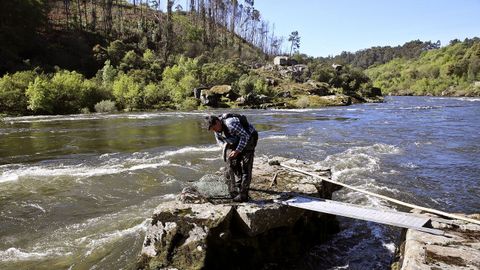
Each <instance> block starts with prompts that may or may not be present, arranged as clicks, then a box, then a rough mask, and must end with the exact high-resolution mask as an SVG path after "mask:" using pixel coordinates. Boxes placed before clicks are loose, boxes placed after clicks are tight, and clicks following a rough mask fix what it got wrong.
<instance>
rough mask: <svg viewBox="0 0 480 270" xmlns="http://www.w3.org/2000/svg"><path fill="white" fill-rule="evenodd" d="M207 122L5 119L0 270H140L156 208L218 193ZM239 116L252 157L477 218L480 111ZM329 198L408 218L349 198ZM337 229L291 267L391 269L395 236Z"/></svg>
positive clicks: (346, 222) (429, 105)
mask: <svg viewBox="0 0 480 270" xmlns="http://www.w3.org/2000/svg"><path fill="white" fill-rule="evenodd" d="M206 113H207V112H192V113H180V112H158V113H130V114H126V113H125V114H115V115H105V114H101V115H96V114H95V115H72V116H38V117H15V118H5V119H3V121H2V122H0V217H1V219H0V269H131V268H132V267H134V265H135V260H136V257H137V255H138V254H139V252H140V249H141V244H142V241H143V237H144V233H145V229H146V224H147V223H148V221H149V217H150V216H151V214H152V211H153V209H154V208H155V207H156V206H157V205H158V204H159V203H160V202H162V201H166V200H172V199H173V198H174V194H175V193H177V192H179V191H180V190H181V189H182V188H183V187H186V186H190V185H196V186H197V187H201V188H203V189H208V188H212V189H214V188H215V187H217V188H218V187H219V186H221V185H217V184H216V183H218V182H219V181H221V179H220V178H219V176H217V175H216V174H215V173H216V172H217V171H218V170H219V168H220V167H221V166H222V162H221V159H220V148H218V147H217V146H215V145H214V139H213V138H212V135H211V134H209V133H208V132H206V131H204V130H202V118H203V116H204V115H205V114H206ZM215 113H221V111H217V112H215ZM242 113H244V114H246V115H247V116H248V118H249V119H250V120H251V122H252V123H254V124H255V125H256V127H257V129H258V130H259V131H260V141H259V145H258V148H257V149H258V150H257V155H267V156H275V155H281V156H287V157H295V158H298V159H302V160H307V161H310V162H315V163H318V165H322V166H329V167H331V168H332V171H333V177H334V179H336V180H337V181H342V182H345V183H348V184H350V185H355V186H357V187H359V188H362V189H366V190H369V191H372V192H377V193H380V194H383V195H387V196H391V197H394V198H397V199H401V200H404V201H407V202H410V203H415V204H419V205H423V206H427V207H433V208H436V209H440V210H446V211H449V212H466V213H473V212H479V209H480V192H479V191H480V168H479V164H480V99H475V98H435V97H389V98H387V99H386V102H385V103H379V104H359V105H353V106H349V107H331V108H321V109H305V110H250V111H243V112H242ZM220 189H221V188H220ZM212 192H222V190H213V191H212ZM334 199H337V200H341V201H344V202H350V203H357V204H362V205H369V206H375V207H379V208H393V209H397V210H407V209H402V208H399V207H397V206H395V205H392V204H390V203H388V202H385V201H382V200H379V199H376V198H371V197H368V196H364V195H362V194H359V193H357V192H352V191H349V190H346V189H344V190H342V191H340V192H337V194H336V196H335V198H334ZM340 221H341V224H342V231H341V232H340V233H339V234H338V235H336V236H335V237H334V238H333V239H332V240H330V241H329V242H327V243H325V244H322V245H320V246H317V247H315V248H313V249H312V250H311V251H310V252H309V255H308V256H307V257H306V258H305V259H304V260H303V261H304V262H303V263H302V264H301V265H300V266H299V268H304V269H385V268H388V267H389V264H390V261H391V259H392V255H393V252H394V250H395V248H396V244H397V240H398V237H399V233H400V230H399V229H397V228H393V227H389V226H384V225H379V224H375V223H369V222H364V221H357V220H351V219H347V218H340Z"/></svg>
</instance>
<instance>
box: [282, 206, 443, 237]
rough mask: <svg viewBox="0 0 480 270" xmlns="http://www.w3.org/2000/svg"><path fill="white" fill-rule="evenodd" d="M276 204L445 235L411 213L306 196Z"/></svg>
mask: <svg viewBox="0 0 480 270" xmlns="http://www.w3.org/2000/svg"><path fill="white" fill-rule="evenodd" d="M275 202H276V203H280V204H284V205H288V206H292V207H297V208H302V209H306V210H311V211H317V212H322V213H327V214H332V215H336V216H344V217H349V218H355V219H361V220H367V221H373V222H377V223H382V224H387V225H392V226H396V227H402V228H408V229H415V230H418V231H423V232H428V233H432V234H437V235H443V234H444V232H443V231H442V230H436V229H431V228H427V227H424V226H425V225H426V224H427V223H428V222H429V221H430V218H428V217H423V216H418V215H414V214H410V213H403V212H395V211H391V210H384V209H375V208H371V207H365V206H359V205H355V204H349V203H342V202H337V201H331V200H324V199H320V198H313V197H305V196H295V197H293V198H290V199H286V200H282V199H278V200H275Z"/></svg>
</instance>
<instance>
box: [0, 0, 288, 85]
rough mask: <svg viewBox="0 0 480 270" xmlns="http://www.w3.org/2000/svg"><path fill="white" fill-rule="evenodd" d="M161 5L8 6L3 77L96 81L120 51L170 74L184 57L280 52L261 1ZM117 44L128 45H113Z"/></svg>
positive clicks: (30, 2) (2, 8)
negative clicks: (28, 72)
mask: <svg viewBox="0 0 480 270" xmlns="http://www.w3.org/2000/svg"><path fill="white" fill-rule="evenodd" d="M160 2H162V3H163V1H152V0H143V1H142V0H130V1H126V0H102V1H101V0H88V1H86V0H82V1H80V0H79V1H74V0H10V1H1V2H0V60H1V63H2V64H1V65H0V75H3V74H4V73H5V72H10V73H12V72H15V71H18V70H22V69H33V68H35V67H40V68H41V69H42V70H43V71H46V72H53V71H55V68H61V69H68V70H76V71H78V72H80V73H82V74H83V75H86V76H87V77H91V76H93V75H95V73H96V71H97V70H98V69H100V68H101V67H102V66H103V64H104V61H105V60H107V59H109V60H111V61H113V62H119V61H120V60H121V59H117V58H118V57H123V55H120V54H121V53H122V51H118V49H120V50H123V51H125V52H127V51H134V52H135V53H137V54H141V53H143V52H144V51H145V50H147V49H150V50H152V51H154V52H155V54H156V56H157V58H158V60H159V61H160V64H161V66H162V67H165V66H169V65H171V64H173V63H175V57H177V56H178V55H183V56H186V57H190V58H195V57H198V56H202V55H203V56H205V57H207V58H208V59H207V60H209V61H210V60H214V61H215V60H225V59H231V58H238V59H241V60H242V61H245V62H247V61H258V60H259V59H260V60H261V59H264V58H265V56H266V55H267V54H270V55H273V54H278V53H280V49H281V42H282V39H281V38H279V37H276V36H275V35H273V32H274V26H273V25H271V24H269V23H268V22H267V21H264V20H262V18H261V14H260V12H259V11H258V10H257V9H255V7H254V2H253V0H245V1H241V0H235V1H230V0H215V1H213V0H190V1H187V2H188V4H189V6H188V7H182V6H181V5H180V4H175V3H178V2H179V1H173V0H170V1H165V3H166V5H165V7H163V9H164V10H161V7H160ZM165 3H164V4H165ZM184 3H185V2H183V1H182V4H184ZM115 40H119V41H121V42H122V43H123V44H124V46H122V47H118V46H117V47H112V46H110V45H111V43H112V42H113V41H115ZM96 45H98V46H96ZM117 45H118V44H117ZM93 47H95V48H94V49H93V51H92V48H93ZM112 50H116V51H114V52H112Z"/></svg>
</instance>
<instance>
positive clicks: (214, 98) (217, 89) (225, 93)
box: [200, 85, 238, 107]
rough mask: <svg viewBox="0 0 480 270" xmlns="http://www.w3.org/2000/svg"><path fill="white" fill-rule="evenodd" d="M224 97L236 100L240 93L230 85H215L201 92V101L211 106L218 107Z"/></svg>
mask: <svg viewBox="0 0 480 270" xmlns="http://www.w3.org/2000/svg"><path fill="white" fill-rule="evenodd" d="M222 97H224V98H226V99H228V100H230V101H234V100H236V99H237V98H238V94H237V93H235V92H234V91H233V90H232V87H231V86H230V85H215V86H213V87H211V88H210V89H203V90H201V92H200V101H201V103H202V104H203V105H206V106H210V107H217V106H218V105H219V102H220V100H221V99H222Z"/></svg>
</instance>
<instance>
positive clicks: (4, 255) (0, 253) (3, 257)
mask: <svg viewBox="0 0 480 270" xmlns="http://www.w3.org/2000/svg"><path fill="white" fill-rule="evenodd" d="M71 254H72V253H71V252H65V251H64V250H62V249H61V248H55V249H47V250H45V251H42V252H37V251H26V250H23V249H19V248H15V247H11V248H9V249H7V250H0V261H30V260H39V259H43V258H45V257H60V256H69V255H71Z"/></svg>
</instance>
